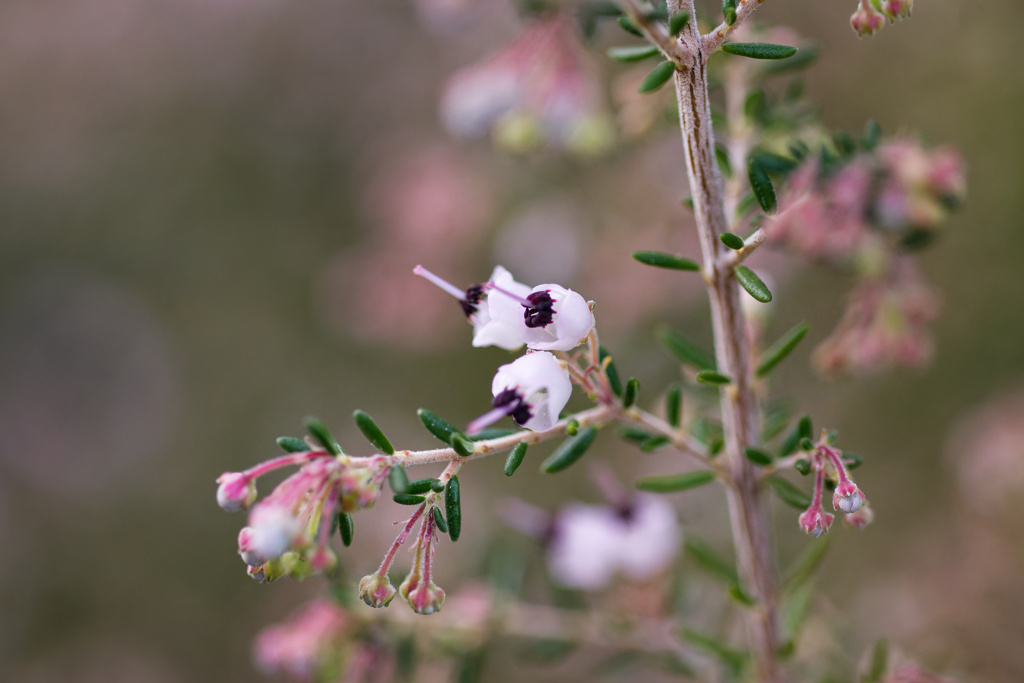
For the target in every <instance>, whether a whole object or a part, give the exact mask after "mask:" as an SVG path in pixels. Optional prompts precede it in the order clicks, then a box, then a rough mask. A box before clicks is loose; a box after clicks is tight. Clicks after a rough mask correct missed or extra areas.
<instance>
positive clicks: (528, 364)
mask: <svg viewBox="0 0 1024 683" xmlns="http://www.w3.org/2000/svg"><path fill="white" fill-rule="evenodd" d="M491 394H493V396H494V400H493V401H492V402H491V403H492V405H493V406H494V409H493V410H491V411H489V412H488V413H486V414H484V415H482V416H480V417H479V418H477V419H476V420H474V421H473V422H472V423H470V425H469V429H468V431H469V433H470V434H475V433H477V432H479V431H480V430H482V429H483V428H485V427H487V426H488V425H491V424H493V423H495V422H497V421H498V420H500V419H501V418H503V417H505V416H506V415H509V416H511V417H512V419H513V420H515V422H516V424H518V425H519V426H521V427H526V428H527V429H532V430H534V431H537V432H543V431H547V430H549V429H551V428H552V427H554V426H555V423H556V422H558V414H559V413H561V412H562V408H564V407H565V404H566V403H568V402H569V396H570V395H571V394H572V382H571V381H570V380H569V371H568V369H567V368H566V367H565V364H564V363H563V362H562V361H560V360H558V359H557V358H555V356H554V355H553V354H551V353H547V352H545V351H541V352H537V353H528V354H526V355H525V356H523V357H522V358H519V359H517V360H515V361H513V362H511V363H509V364H508V365H502V366H501V367H500V368H498V372H497V373H495V375H494V381H492V382H491Z"/></svg>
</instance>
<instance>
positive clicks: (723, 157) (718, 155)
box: [715, 142, 732, 180]
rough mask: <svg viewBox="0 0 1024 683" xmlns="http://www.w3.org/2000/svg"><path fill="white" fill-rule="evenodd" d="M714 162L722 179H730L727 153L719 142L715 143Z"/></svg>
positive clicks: (730, 165) (730, 171) (730, 167)
mask: <svg viewBox="0 0 1024 683" xmlns="http://www.w3.org/2000/svg"><path fill="white" fill-rule="evenodd" d="M715 161H717V162H718V168H719V170H720V171H721V172H722V177H723V178H725V179H727V180H728V179H729V178H732V163H731V162H730V161H729V152H728V151H727V150H726V149H725V147H723V146H722V144H721V143H720V142H716V143H715Z"/></svg>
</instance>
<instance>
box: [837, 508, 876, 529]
mask: <svg viewBox="0 0 1024 683" xmlns="http://www.w3.org/2000/svg"><path fill="white" fill-rule="evenodd" d="M874 519H875V512H874V511H873V510H872V509H871V506H870V505H868V502H867V501H864V504H863V505H861V507H860V509H859V510H857V511H856V512H854V513H851V514H849V515H844V516H843V522H844V523H845V524H847V525H849V526H852V527H854V528H855V529H863V528H864V527H866V526H867V525H868V524H871V522H873V521H874Z"/></svg>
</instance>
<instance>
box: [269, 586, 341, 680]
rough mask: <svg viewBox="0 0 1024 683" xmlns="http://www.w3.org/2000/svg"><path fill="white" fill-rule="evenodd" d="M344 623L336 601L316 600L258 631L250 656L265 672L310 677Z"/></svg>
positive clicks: (329, 653) (303, 678)
mask: <svg viewBox="0 0 1024 683" xmlns="http://www.w3.org/2000/svg"><path fill="white" fill-rule="evenodd" d="M347 625H348V617H347V616H346V614H345V612H344V611H343V610H342V609H341V608H340V607H339V606H338V605H337V604H335V603H333V602H328V601H327V600H317V601H316V602H313V603H311V604H310V605H308V606H306V607H305V608H304V609H303V610H302V611H301V612H299V613H298V614H296V615H295V616H293V617H292V618H291V619H289V620H288V621H287V622H285V623H283V624H278V625H276V626H271V627H270V628H266V629H264V630H263V631H261V632H260V634H259V635H258V636H256V641H255V643H254V644H253V659H255V660H256V665H257V666H258V667H259V668H260V669H261V670H262V671H264V672H266V673H268V674H269V673H282V674H286V675H288V676H290V677H292V678H294V679H298V680H312V679H313V677H314V675H315V674H316V673H317V671H318V670H319V669H320V667H321V666H322V664H323V663H324V662H325V660H327V659H329V658H330V655H331V653H332V650H333V648H334V647H335V641H336V640H337V639H338V638H339V636H340V635H341V634H342V632H343V631H344V629H345V627H346V626H347Z"/></svg>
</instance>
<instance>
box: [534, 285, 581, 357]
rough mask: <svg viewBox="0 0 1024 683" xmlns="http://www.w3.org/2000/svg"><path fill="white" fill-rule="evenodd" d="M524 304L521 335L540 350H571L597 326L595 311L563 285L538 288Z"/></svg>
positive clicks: (535, 288)
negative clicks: (595, 323)
mask: <svg viewBox="0 0 1024 683" xmlns="http://www.w3.org/2000/svg"><path fill="white" fill-rule="evenodd" d="M525 299H526V301H525V302H524V303H523V304H522V306H523V308H524V309H525V310H524V311H523V315H522V317H521V318H520V320H519V336H520V337H521V338H522V340H523V341H524V342H526V345H527V346H528V347H529V348H531V349H535V350H538V351H569V350H570V349H574V348H576V347H577V346H579V345H580V344H581V343H582V342H583V341H584V340H585V339H586V338H587V335H588V334H590V330H591V329H592V328H593V327H594V313H593V311H591V310H590V304H588V303H587V300H586V299H584V298H583V297H582V296H580V295H579V294H577V293H576V292H574V291H572V290H571V289H566V288H565V287H562V286H561V285H555V284H547V285H540V286H538V287H534V288H533V291H532V292H530V294H529V295H527V296H526V297H525Z"/></svg>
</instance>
